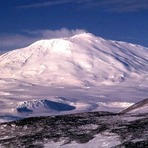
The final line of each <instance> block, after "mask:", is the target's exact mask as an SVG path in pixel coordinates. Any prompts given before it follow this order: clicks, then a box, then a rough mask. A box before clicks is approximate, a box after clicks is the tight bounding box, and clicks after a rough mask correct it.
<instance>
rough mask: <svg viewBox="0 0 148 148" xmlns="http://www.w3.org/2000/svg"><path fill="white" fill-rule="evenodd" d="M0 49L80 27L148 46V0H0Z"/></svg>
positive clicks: (22, 45) (79, 31)
mask: <svg viewBox="0 0 148 148" xmlns="http://www.w3.org/2000/svg"><path fill="white" fill-rule="evenodd" d="M0 7H1V8H0V52H1V53H2V52H4V51H8V50H12V49H15V48H20V47H25V46H27V45H29V44H31V43H32V42H34V41H36V40H39V39H42V38H54V37H66V36H67V37H68V36H72V35H74V34H77V33H81V32H84V31H87V32H90V33H93V34H94V35H97V36H100V37H103V38H107V39H112V40H120V41H126V42H131V43H135V44H140V45H143V46H146V47H148V0H23V1H21V0H0Z"/></svg>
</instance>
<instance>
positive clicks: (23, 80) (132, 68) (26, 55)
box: [0, 33, 148, 115]
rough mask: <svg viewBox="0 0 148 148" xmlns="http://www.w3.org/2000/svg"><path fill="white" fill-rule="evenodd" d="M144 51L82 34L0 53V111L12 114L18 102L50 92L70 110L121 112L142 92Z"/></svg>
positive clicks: (147, 70) (147, 72)
mask: <svg viewBox="0 0 148 148" xmlns="http://www.w3.org/2000/svg"><path fill="white" fill-rule="evenodd" d="M147 52H148V48H145V47H142V46H139V45H134V44H130V43H125V42H117V41H111V40H105V39H103V38H100V37H96V36H94V35H92V34H90V33H82V34H79V35H75V36H73V37H70V38H61V39H50V40H40V41H37V42H35V43H33V44H32V45H30V46H28V47H26V48H22V49H17V50H13V51H10V52H8V53H5V54H3V55H1V56H0V100H1V102H0V107H1V109H0V113H1V114H2V115H7V114H14V115H17V114H16V108H17V105H18V103H20V102H26V101H27V102H28V101H31V102H32V101H33V100H42V99H43V100H44V99H47V100H49V101H50V99H51V98H52V97H53V96H58V97H61V96H62V97H64V98H67V99H68V100H70V101H71V103H73V105H72V106H73V107H74V108H75V109H74V110H72V111H76V112H77V111H88V110H89V111H92V110H112V111H119V110H122V109H123V108H125V105H126V107H127V106H128V105H130V104H132V103H134V102H137V101H139V100H142V99H144V98H146V97H147V95H148V93H147V88H148V66H147V63H148V54H147ZM73 99H76V100H77V101H76V102H74V101H73ZM54 101H55V102H57V103H59V102H58V100H54ZM100 102H102V103H100ZM74 103H75V104H74ZM42 107H43V106H42ZM46 109H47V108H46ZM14 110H15V111H14ZM29 110H30V108H29ZM31 110H32V109H31ZM32 112H33V113H34V112H35V110H33V111H32ZM68 112H71V111H68ZM33 113H32V114H33Z"/></svg>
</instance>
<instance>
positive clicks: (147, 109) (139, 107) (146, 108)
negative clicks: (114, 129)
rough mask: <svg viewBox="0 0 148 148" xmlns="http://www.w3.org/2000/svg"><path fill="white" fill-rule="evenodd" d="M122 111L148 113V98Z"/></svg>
mask: <svg viewBox="0 0 148 148" xmlns="http://www.w3.org/2000/svg"><path fill="white" fill-rule="evenodd" d="M121 113H122V114H125V113H132V114H145V113H147V114H148V98H147V99H144V100H142V101H140V102H137V103H135V104H133V105H131V106H130V107H128V108H127V109H125V110H123V111H122V112H121Z"/></svg>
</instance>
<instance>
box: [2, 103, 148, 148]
mask: <svg viewBox="0 0 148 148" xmlns="http://www.w3.org/2000/svg"><path fill="white" fill-rule="evenodd" d="M147 105H148V104H147ZM0 133H1V134H0V147H1V148H8V147H11V148H16V147H17V148H22V147H24V148H83V147H84V148H132V147H134V148H146V147H147V146H148V136H147V135H148V113H145V114H113V113H109V112H89V113H79V114H71V115H62V116H50V117H31V118H26V119H23V120H20V121H15V122H7V123H1V124H0Z"/></svg>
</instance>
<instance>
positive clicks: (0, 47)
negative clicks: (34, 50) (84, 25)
mask: <svg viewBox="0 0 148 148" xmlns="http://www.w3.org/2000/svg"><path fill="white" fill-rule="evenodd" d="M24 32H25V33H26V35H21V34H13V35H12V34H11V35H9V34H3V35H2V34H1V36H0V51H1V52H3V51H4V50H12V49H16V48H22V47H26V46H28V45H29V44H32V43H33V42H35V41H37V40H40V39H51V38H64V37H71V36H73V35H76V34H80V33H84V32H86V31H85V30H83V29H75V30H74V29H72V30H68V29H66V28H62V29H59V30H48V29H46V30H33V31H32V30H30V31H29V30H25V31H24Z"/></svg>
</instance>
